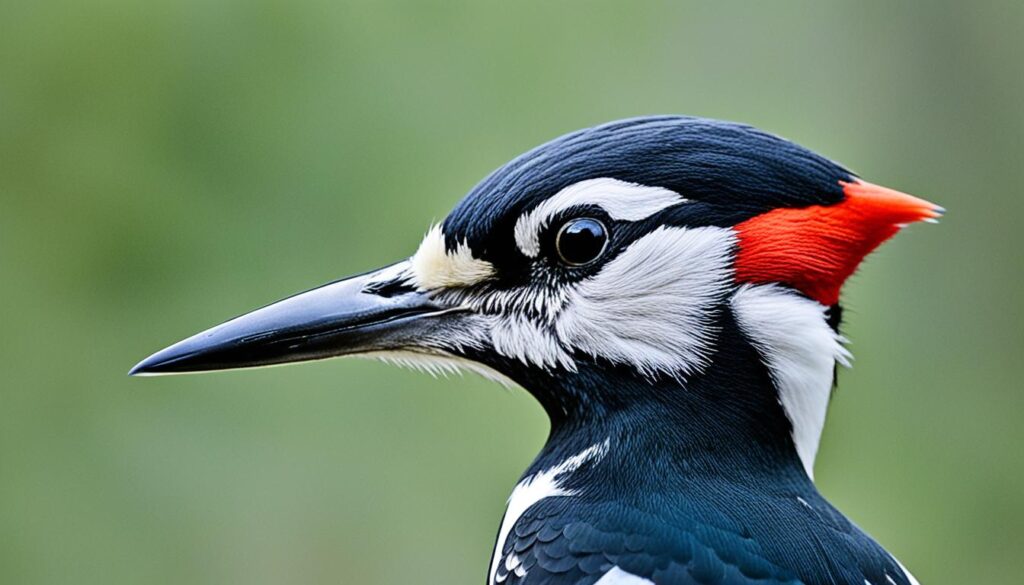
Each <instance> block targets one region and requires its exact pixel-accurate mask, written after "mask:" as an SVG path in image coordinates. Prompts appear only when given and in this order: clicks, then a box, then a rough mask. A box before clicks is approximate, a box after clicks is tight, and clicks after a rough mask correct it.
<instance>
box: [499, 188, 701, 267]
mask: <svg viewBox="0 0 1024 585" xmlns="http://www.w3.org/2000/svg"><path fill="white" fill-rule="evenodd" d="M685 201H686V199H684V198H683V197H682V196H681V195H679V194H678V193H676V192H674V191H669V190H668V189H663V188H661V187H648V186H645V185H637V184H635V183H627V182H625V181H620V180H618V179H609V178H600V179H588V180H586V181H580V182H579V183H575V184H573V185H569V186H568V187H566V188H565V189H562V190H561V191H559V192H558V193H556V194H555V195H554V196H553V197H551V198H549V199H547V200H545V201H544V202H543V203H541V204H540V205H538V206H537V207H535V208H534V209H532V210H530V211H529V212H527V213H525V214H523V216H522V217H520V218H519V220H518V221H517V222H516V227H515V237H516V245H517V246H519V250H520V251H521V252H522V253H523V254H525V255H526V256H528V257H530V258H536V257H537V255H538V254H540V233H541V231H543V230H544V228H545V227H547V225H548V222H550V221H551V218H552V217H553V216H554V215H556V214H558V213H559V212H560V211H564V210H566V209H569V208H572V207H577V206H580V205H593V206H596V207H600V208H601V209H603V210H604V212H605V213H607V214H608V216H609V217H611V218H612V219H616V220H624V221H640V220H641V219H645V218H647V217H650V216H652V215H654V214H655V213H658V212H659V211H661V210H662V209H666V208H668V207H671V206H673V205H678V204H680V203H684V202H685Z"/></svg>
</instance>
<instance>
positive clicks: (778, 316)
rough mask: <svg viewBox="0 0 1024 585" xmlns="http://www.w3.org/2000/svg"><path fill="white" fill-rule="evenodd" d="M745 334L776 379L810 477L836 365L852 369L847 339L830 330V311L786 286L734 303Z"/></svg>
mask: <svg viewBox="0 0 1024 585" xmlns="http://www.w3.org/2000/svg"><path fill="white" fill-rule="evenodd" d="M732 308H733V312H734V313H735V315H736V320H737V322H738V323H739V326H740V329H741V330H742V331H743V333H744V334H745V335H746V336H747V338H748V339H750V342H751V343H753V344H754V347H756V348H757V350H758V352H759V353H760V354H761V359H762V360H764V362H765V365H766V366H768V370H769V372H770V373H771V376H772V380H773V381H774V382H775V386H776V388H777V390H778V392H779V401H780V402H781V403H782V407H783V409H784V410H785V411H786V416H787V417H788V418H789V422H790V424H792V426H793V443H794V444H795V445H796V451H797V454H798V455H799V456H800V460H801V462H802V463H803V465H804V469H805V470H806V472H807V476H808V477H810V478H811V479H813V478H814V458H815V456H816V455H817V453H818V443H819V442H820V440H821V431H822V429H823V428H824V426H825V414H826V412H827V411H828V401H829V396H830V395H831V393H832V382H833V375H834V368H835V365H836V363H837V362H838V363H840V364H842V365H844V366H849V365H850V358H851V356H850V352H848V351H847V350H846V348H845V347H843V343H844V342H845V339H843V337H842V336H840V335H838V334H837V333H836V332H835V331H833V330H832V328H831V327H829V325H828V322H827V321H826V314H825V312H826V310H827V308H826V307H825V306H824V305H822V304H820V303H818V302H816V301H813V300H811V299H808V298H805V297H802V296H800V295H798V294H797V293H795V292H793V291H792V290H790V289H787V288H784V287H782V286H778V285H774V284H767V285H761V286H752V285H744V286H742V287H740V289H739V290H738V291H737V292H736V294H735V295H734V296H733V298H732Z"/></svg>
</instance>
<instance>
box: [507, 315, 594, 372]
mask: <svg viewBox="0 0 1024 585" xmlns="http://www.w3.org/2000/svg"><path fill="white" fill-rule="evenodd" d="M490 330H491V343H492V344H493V346H494V349H495V351H497V352H498V353H499V354H501V355H503V356H505V357H510V358H515V359H518V360H519V361H521V362H523V363H527V364H533V365H537V366H540V367H541V368H544V369H553V368H558V367H561V368H563V369H566V370H568V371H570V372H575V371H576V363H575V362H574V361H573V360H572V357H571V356H570V355H569V354H568V353H567V352H566V351H565V349H564V348H563V347H562V345H561V344H559V343H558V340H557V339H555V337H554V336H552V335H551V334H550V332H548V331H545V330H543V329H541V328H540V327H539V326H538V325H537V324H535V323H534V322H533V321H531V320H530V319H528V318H526V317H523V316H519V315H512V316H502V317H495V318H493V319H492V320H491V326H490Z"/></svg>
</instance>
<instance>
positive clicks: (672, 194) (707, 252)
mask: <svg viewBox="0 0 1024 585" xmlns="http://www.w3.org/2000/svg"><path fill="white" fill-rule="evenodd" d="M941 213H942V210H941V208H938V207H936V206H935V205H932V204H930V203H928V202H926V201H923V200H921V199H918V198H915V197H912V196H910V195H905V194H902V193H899V192H897V191H893V190H890V189H886V188H883V187H879V186H876V185H873V184H870V183H867V182H865V181H862V180H860V179H859V178H857V177H856V176H855V175H853V174H852V173H851V172H849V171H847V170H846V169H844V168H843V167H842V166H840V165H838V164H836V163H834V162H832V161H830V160H827V159H825V158H823V157H821V156H819V155H817V154H815V153H813V152H811V151H809V150H807V149H805V148H802V147H800V146H798V145H796V144H793V143H792V142H789V141H786V140H783V139H781V138H779V137H777V136H774V135H771V134H767V133H765V132H762V131H759V130H757V129H754V128H752V127H749V126H745V125H739V124H733V123H726V122H719V121H713V120H706V119H698V118H689V117H676V116H666V117H647V118H638V119H631V120H625V121H620V122H614V123H610V124H606V125H602V126H598V127H595V128H589V129H585V130H581V131H578V132H575V133H572V134H568V135H566V136H563V137H560V138H557V139H555V140H553V141H551V142H549V143H547V144H544V145H542V146H540V147H538V148H535V149H533V150H531V151H529V152H527V153H525V154H523V155H521V156H519V157H518V158H516V159H514V160H512V161H511V162H509V163H508V164H506V165H504V166H503V167H501V168H499V169H498V170H496V171H495V172H493V173H492V174H491V175H490V176H488V177H487V178H486V179H484V180H483V181H482V182H481V183H480V184H478V185H477V186H476V187H475V188H473V189H472V190H471V191H470V192H469V194H468V195H466V197H465V198H464V199H463V200H462V201H461V202H460V203H459V204H458V205H457V206H456V207H455V209H454V210H453V211H452V212H451V214H450V215H448V217H447V218H446V219H445V220H444V221H443V222H442V223H440V224H438V225H436V226H434V227H433V228H431V229H430V230H429V231H428V233H427V234H426V236H425V237H424V239H423V241H422V243H421V244H420V245H419V248H418V249H417V250H416V251H415V253H414V254H412V256H411V257H410V258H409V259H407V260H405V261H401V262H398V263H396V264H394V265H391V266H388V267H386V268H383V269H381V270H378V271H374V272H370V273H367V274H364V275H360V276H356V277H353V278H349V279H345V280H340V281H337V282H333V283H330V284H327V285H324V286H321V287H319V288H316V289H313V290H310V291H307V292H304V293H301V294H298V295H295V296H293V297H290V298H287V299H285V300H282V301H279V302H277V303H274V304H271V305H269V306H266V307H264V308H262V309H258V310H256V311H254V312H251V313H249V314H246V315H243V316H241V317H237V318H235V319H232V320H230V321H227V322H226V323H224V324H222V325H219V326H216V327H214V328H212V329H209V330H207V331H205V332H203V333H199V334H198V335H195V336H193V337H190V338H188V339H186V340H184V341H181V342H179V343H177V344H175V345H173V346H171V347H169V348H167V349H164V350H162V351H160V352H158V353H156V354H154V355H153V356H151V357H149V358H147V359H146V360H144V361H143V362H141V363H140V364H139V365H137V366H136V367H135V368H134V369H133V370H132V372H133V373H135V374H165V373H183V372H198V371H208V370H222V369H233V368H245V367H257V366H266V365H273V364H281V363H287V362H297V361H306V360H315V359H322V358H329V357H335V356H345V355H364V356H373V357H380V358H383V359H386V360H391V361H394V362H398V363H401V364H406V365H412V366H419V367H423V368H426V369H429V370H449V369H454V368H468V369H470V370H474V371H477V372H479V373H482V374H484V375H487V376H490V377H493V378H499V379H501V380H511V381H513V382H515V383H517V384H519V385H522V386H523V387H525V388H526V389H527V390H529V391H530V392H531V393H532V394H533V395H534V396H536V397H537V398H538V399H539V400H540V402H541V403H542V404H543V405H544V407H545V409H546V410H547V411H548V414H549V415H550V416H551V418H552V420H553V421H555V422H556V423H558V422H559V421H571V420H573V419H579V418H586V417H587V416H588V415H590V414H594V413H600V412H608V411H612V410H622V409H628V408H629V407H630V406H632V405H640V404H644V405H648V406H650V405H654V406H655V407H656V408H672V405H673V404H675V405H679V404H682V403H683V402H685V403H686V404H690V405H691V406H693V404H694V403H693V400H694V397H695V396H699V397H703V398H701V399H702V400H705V402H707V403H708V404H706V405H704V406H701V405H700V404H697V405H696V406H695V407H693V408H692V409H691V410H692V411H693V412H701V413H706V412H710V411H713V410H714V409H716V408H718V409H720V410H725V411H732V410H736V405H743V404H758V405H763V406H762V407H761V408H763V409H773V408H775V409H777V408H778V405H781V406H782V409H781V413H779V414H778V417H779V420H778V421H776V422H777V423H778V426H780V428H782V427H784V428H786V429H788V430H789V434H790V436H791V437H792V440H793V443H794V445H795V447H796V450H797V451H798V452H799V455H800V458H801V460H802V461H803V464H804V466H805V467H806V468H807V471H808V472H810V465H811V464H812V463H813V458H814V452H815V451H816V449H817V441H818V437H819V435H820V433H821V427H822V425H823V424H824V417H825V410H826V408H827V402H828V397H829V393H830V392H831V387H832V384H833V376H834V368H835V365H836V363H844V362H845V360H846V359H847V355H848V354H847V353H846V350H845V349H844V348H843V347H842V339H841V337H839V334H838V322H839V304H838V303H839V293H840V290H841V287H842V285H843V283H844V282H845V281H846V279H847V278H848V277H849V276H850V275H851V274H852V273H853V272H854V270H855V269H856V268H857V266H858V265H859V264H860V262H861V260H862V259H863V258H864V257H865V256H866V255H867V254H868V253H870V252H871V251H872V250H873V249H875V248H876V247H877V246H878V245H879V244H881V243H882V242H883V241H885V240H886V239H888V238H890V237H891V236H893V235H894V234H895V233H896V232H897V231H899V229H900V228H901V227H903V226H905V225H907V224H909V223H912V222H915V221H919V220H934V219H935V218H937V217H938V216H939V215H940V214H941ZM687 401H688V402H687ZM714 404H717V406H714ZM755 416H757V414H756V413H755ZM760 416H768V415H765V414H764V413H761V415H760ZM720 420H724V419H721V418H720Z"/></svg>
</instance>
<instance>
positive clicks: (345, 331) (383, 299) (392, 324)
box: [129, 263, 453, 376]
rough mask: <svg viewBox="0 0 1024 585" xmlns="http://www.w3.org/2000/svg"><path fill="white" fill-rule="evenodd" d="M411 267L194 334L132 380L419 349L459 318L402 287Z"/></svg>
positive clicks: (331, 287) (147, 362)
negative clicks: (449, 318) (450, 318)
mask: <svg viewBox="0 0 1024 585" xmlns="http://www.w3.org/2000/svg"><path fill="white" fill-rule="evenodd" d="M406 266H407V263H401V264H397V265H394V266H390V267H388V268H384V269H382V270H379V271H376V272H372V273H368V274H364V275H360V276H355V277H352V278H348V279H345V280H339V281H337V282H332V283H330V284H326V285H324V286H321V287H319V288H315V289H313V290H310V291H307V292H304V293H300V294H297V295H295V296H292V297H289V298H286V299H284V300H282V301H278V302H276V303H274V304H272V305H268V306H266V307H263V308H262V309H257V310H255V311H253V312H251V313H248V314H245V315H242V316H241V317H236V318H234V319H232V320H230V321H228V322H226V323H223V324H221V325H218V326H216V327H213V328H212V329H208V330H206V331H204V332H202V333H199V334H197V335H193V336H192V337H189V338H188V339H185V340H184V341H179V342H178V343H176V344H174V345H172V346H170V347H168V348H166V349H163V350H161V351H158V352H157V353H155V354H153V355H151V356H149V357H148V358H146V359H144V360H142V361H141V362H139V364H138V365H136V366H135V367H134V368H132V370H131V371H130V372H129V374H130V375H133V376H136V375H159V374H181V373H188V372H206V371H212V370H230V369H237V368H254V367H259V366H270V365H275V364H286V363H291V362H301V361H309V360H318V359H324V358H329V357H335V356H342V355H353V354H360V353H370V352H379V351H389V350H397V349H403V348H409V347H415V345H416V340H417V339H422V338H423V336H424V335H427V334H429V332H430V330H432V329H433V328H435V327H437V326H438V324H439V320H438V317H439V316H441V315H444V314H448V313H451V312H453V310H452V309H446V308H444V307H442V306H439V305H437V304H436V303H434V302H432V301H431V300H430V299H429V297H428V296H427V294H426V293H424V292H422V291H419V290H417V289H416V288H415V287H413V286H411V285H410V284H408V283H406V282H404V281H402V280H400V276H399V277H396V276H394V275H401V274H402V273H403V272H404V270H403V269H404V268H405V267H406Z"/></svg>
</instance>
